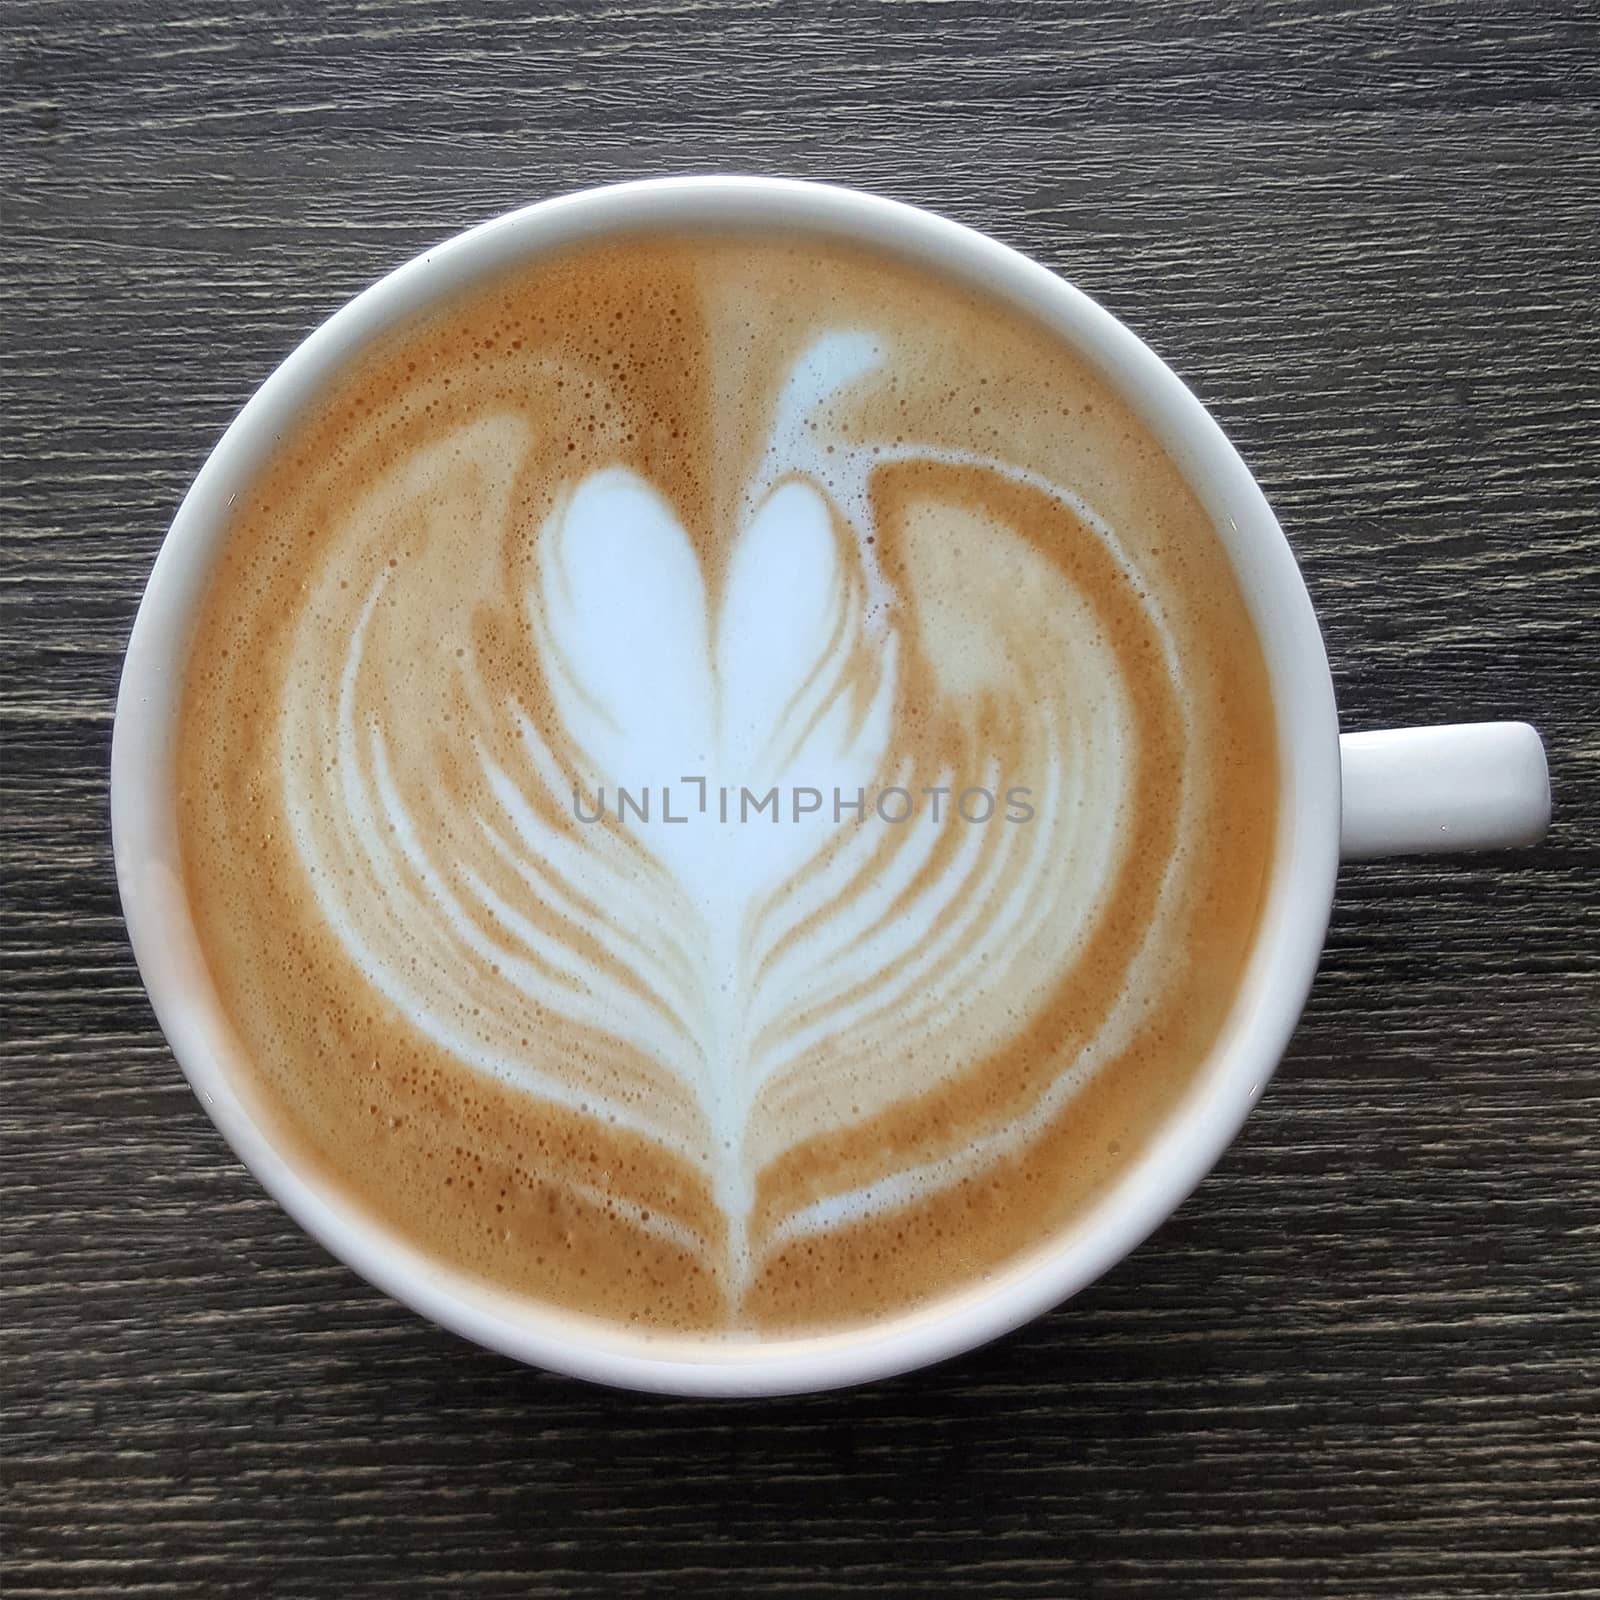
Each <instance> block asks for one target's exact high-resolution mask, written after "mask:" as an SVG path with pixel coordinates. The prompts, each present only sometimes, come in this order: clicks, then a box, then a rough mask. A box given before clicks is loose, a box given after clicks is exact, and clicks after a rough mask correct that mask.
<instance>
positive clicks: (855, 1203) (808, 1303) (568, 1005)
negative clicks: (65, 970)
mask: <svg viewBox="0 0 1600 1600" xmlns="http://www.w3.org/2000/svg"><path fill="white" fill-rule="evenodd" d="M177 779H178V789H179V802H180V806H179V831H180V839H181V846H182V853H183V866H184V877H185V885H186V892H187V895H188V898H189V903H190V906H191V908H192V913H193V919H194V924H195V928H196V931H197V934H198V937H199V941H200V945H201V948H202V950H203V952H204V954H205V957H206V960H207V962H208V965H209V969H210V972H211V974H212V978H213V981H214V983H215V986H216V990H217V994H218V997H219V999H220V1002H221V1005H222V1008H223V1011H224V1013H225V1015H226V1017H227V1019H228V1021H229V1024H230V1026H231V1029H232V1032H233V1034H234V1036H235V1041H236V1044H237V1056H238V1063H239V1065H238V1071H239V1074H240V1076H241V1078H242V1080H243V1081H242V1088H243V1090H244V1092H245V1093H246V1095H247V1097H248V1099H249V1100H250V1102H251V1103H252V1105H253V1107H254V1109H255V1110H256V1111H257V1113H258V1114H259V1115H261V1116H262V1117H263V1118H264V1120H265V1121H266V1123H267V1125H268V1126H269V1128H270V1129H271V1131H272V1133H273V1136H274V1138H275V1139H277V1140H278V1141H279V1142H280V1143H282V1144H283V1145H284V1147H285V1148H286V1150H287V1151H288V1152H289V1153H290V1154H291V1155H293V1156H294V1157H295V1158H296V1159H298V1160H300V1161H301V1162H304V1163H308V1164H310V1165H311V1166H312V1167H313V1168H314V1169H315V1171H316V1172H317V1173H318V1174H319V1175H320V1176H321V1178H322V1181H324V1182H325V1183H327V1184H329V1185H331V1186H333V1187H334V1188H336V1189H337V1190H339V1191H340V1192H342V1193H343V1194H344V1195H345V1196H346V1197H347V1198H349V1199H351V1200H353V1201H354V1202H355V1203H356V1204H358V1205H359V1206H360V1207H362V1208H363V1209H364V1210H366V1211H367V1212H368V1213H369V1214H371V1215H372V1216H374V1217H375V1218H377V1219H379V1220H380V1221H381V1222H382V1223H384V1224H385V1225H387V1226H388V1227H389V1228H390V1229H391V1230H393V1231H395V1232H396V1233H398V1234H399V1235H401V1236H403V1237H405V1238H406V1239H408V1240H409V1241H410V1242H411V1243H413V1244H414V1245H415V1246H417V1247H419V1248H420V1249H422V1250H424V1251H426V1252H428V1253H429V1254H431V1255H433V1256H434V1257H436V1258H437V1259H438V1260H440V1261H441V1262H443V1263H445V1264H447V1265H448V1266H450V1267H453V1268H455V1269H458V1270H461V1271H464V1272H466V1273H469V1274H472V1275H475V1276H478V1277H481V1278H483V1279H486V1280H488V1281H490V1282H492V1283H494V1284H495V1285H497V1286H500V1287H502V1288H504V1289H508V1290H511V1291H513V1292H516V1293H518V1294H522V1295H527V1296H530V1297H533V1298H534V1299H536V1300H538V1301H540V1302H544V1303H547V1304H549V1305H552V1306H556V1307H559V1308H561V1309H564V1310H566V1311H573V1312H579V1313H587V1314H592V1315H594V1316H598V1317H601V1318H604V1319H607V1320H609V1321H612V1322H615V1323H619V1324H624V1325H628V1326H631V1327H634V1328H638V1329H641V1330H647V1331H658V1332H677V1333H683V1332H691V1333H715V1334H718V1335H722V1336H732V1337H737V1336H740V1335H747V1336H750V1337H764V1338H765V1337H771V1336H773V1335H774V1334H779V1335H781V1334H783V1333H787V1332H803V1331H814V1330H818V1329H823V1328H841V1327H849V1326H851V1325H859V1324H860V1323H862V1322H864V1321H867V1320H870V1319H874V1318H879V1317H882V1316H884V1315H886V1314H889V1313H892V1312H896V1311H900V1310H903V1309H906V1308H909V1307H912V1306H915V1305H917V1304H919V1303H924V1302H927V1301H929V1300H930V1299H933V1298H936V1297H939V1296H941V1295H945V1294H948V1293H951V1292H955V1291H959V1290H962V1289H967V1288H971V1287H973V1286H976V1285H978V1284H980V1283H981V1282H982V1281H983V1280H984V1279H985V1278H987V1277H990V1276H993V1275H994V1274H996V1273H997V1272H999V1271H1000V1270H1002V1269H1004V1268H1005V1267H1006V1266H1007V1265H1008V1264H1010V1263H1013V1262H1015V1261H1016V1260H1018V1259H1020V1258H1022V1257H1023V1256H1025V1255H1026V1253H1027V1252H1028V1251H1029V1249H1030V1248H1032V1247H1037V1246H1041V1245H1043V1244H1045V1243H1047V1242H1048V1241H1049V1240H1050V1239H1051V1238H1052V1237H1054V1236H1057V1235H1058V1234H1059V1233H1060V1231H1061V1230H1062V1229H1064V1228H1066V1227H1068V1226H1069V1225H1070V1224H1071V1221H1072V1219H1073V1217H1074V1216H1075V1215H1076V1214H1077V1213H1078V1212H1079V1211H1081V1209H1082V1208H1083V1207H1084V1206H1085V1205H1086V1204H1087V1203H1088V1202H1089V1201H1090V1200H1091V1199H1092V1198H1094V1196H1095V1195H1096V1194H1097V1193H1098V1192H1100V1191H1101V1189H1102V1188H1103V1187H1104V1186H1105V1185H1106V1184H1107V1183H1108V1182H1109V1181H1110V1180H1111V1179H1112V1178H1114V1177H1115V1176H1116V1175H1117V1173H1118V1172H1119V1171H1120V1170H1122V1169H1123V1168H1124V1167H1125V1166H1126V1164H1127V1163H1128V1161H1129V1160H1130V1159H1131V1158H1133V1157H1134V1156H1135V1155H1136V1153H1137V1152H1138V1151H1139V1149H1140V1148H1141V1147H1142V1146H1143V1145H1144V1143H1145V1142H1146V1141H1147V1140H1148V1139H1149V1138H1150V1136H1151V1135H1152V1133H1153V1131H1154V1130H1155V1129H1156V1128H1157V1127H1158V1126H1159V1125H1160V1123H1161V1122H1162V1120H1163V1119H1164V1118H1165V1117H1167V1116H1168V1115H1170V1114H1171V1112H1172V1111H1173V1110H1174V1109H1175V1107H1176V1106H1177V1105H1178V1104H1179V1102H1180V1100H1181V1099H1182V1097H1183V1095H1184V1094H1185V1092H1186V1091H1187V1090H1189V1089H1190V1088H1191V1087H1192V1085H1193V1083H1194V1081H1195V1078H1196V1075H1197V1072H1198V1070H1199V1068H1200V1066H1201V1065H1202V1064H1203V1062H1204V1061H1205V1059H1206V1056H1207V1053H1208V1051H1209V1050H1210V1049H1211V1048H1212V1046H1213V1045H1214V1043H1215V1041H1216V1039H1217V1035H1218V1032H1219V1030H1220V1028H1221V1027H1222V1025H1223V1022H1224V1020H1225V1018H1226V1016H1227V1013H1228V1011H1229V1007H1230V1005H1231V1003H1232V1001H1233V999H1234V997H1235V994H1236V992H1237V990H1238V987H1239V983H1240V978H1241V974H1242V970H1243V967H1244V964H1245V962H1246V959H1247V957H1248V955H1249V953H1250V950H1251V946H1252V943H1253V940H1254V937H1255V933H1256V927H1257V922H1258V919H1259V913H1260V907H1261V902H1262V899H1263V896H1264V892H1265V886H1266V883H1267V880H1268V875H1269V871H1270V867H1271V861H1272V854H1273V847H1274V826H1275V824H1274V819H1275V816H1276V811H1277V805H1278V789H1279V775H1278V758H1277V749H1276V742H1275V736H1274V732H1273V711H1272V704H1271V698H1270V694H1269V686H1268V681H1267V674H1266V669H1265V665H1264V662H1263V659H1262V655H1261V650H1260V647H1259V644H1258V642H1257V638H1256V635H1255V632H1254V630H1253V628H1252V626H1251V623H1250V620H1249V617H1248V615H1247V612H1246V608H1245V605H1244V602H1243V600H1242V597H1241V595H1240V593H1239V590H1238V587H1237V584H1236V582H1235V579H1234V576H1233V573H1232V571H1231V569H1230V567H1229V563H1228V560H1227V557H1226V554H1225V552H1224V549H1223V546H1222V544H1221V542H1220V540H1219V538H1218V536H1217V533H1216V531H1215V529H1214V528H1213V527H1212V525H1211V523H1210V521H1209V520H1208V518H1207V516H1206V514H1205V512H1204V510H1203V509H1202V507H1201V505H1200V503H1199V502H1198V500H1197V499H1196V497H1195V495H1194V494H1193V492H1192V491H1191V490H1190V488H1189V487H1188V485H1187V483H1186V482H1185V480H1184V478H1183V476H1182V474H1181V473H1180V471H1179V470H1178V468H1177V467H1176V465H1175V464H1174V463H1173V461H1172V460H1171V459H1170V458H1169V457H1168V456H1167V455H1166V454H1165V453H1164V452H1163V450H1162V449H1161V447H1160V446H1159V445H1158V443H1157V442H1156V441H1155V439H1154V438H1153V437H1152V436H1151V434H1150V433H1149V431H1148V430H1147V429H1146V428H1145V426H1144V425H1143V424H1142V423H1141V422H1140V421H1139V420H1138V419H1137V418H1136V417H1135V416H1134V414H1133V412H1132V411H1131V410H1130V409H1129V408H1128V407H1127V406H1126V405H1125V404H1124V403H1123V402H1122V401H1121V400H1120V399H1119V398H1118V397H1117V395H1116V394H1115V392H1114V391H1113V390H1112V389H1111V388H1110V387H1109V386H1108V385H1107V384H1106V383H1105V382H1104V381H1103V380H1102V379H1100V378H1099V377H1098V376H1096V374H1095V373H1094V372H1093V370H1092V369H1091V368H1090V366H1089V365H1088V364H1087V363H1086V362H1085V361H1084V360H1083V359H1082V358H1081V357H1079V356H1078V355H1077V354H1076V353H1075V352H1074V351H1073V350H1072V349H1071V348H1070V347H1069V346H1067V345H1065V344H1064V343H1063V342H1062V340H1061V339H1060V337H1059V336H1058V335H1056V334H1054V333H1053V332H1051V331H1049V330H1047V329H1045V328H1043V327H1042V326H1040V325H1039V324H1037V323H1035V322H1033V321H1031V320H1029V319H1028V318H1026V317H1025V316H1023V315H1022V314H1020V313H1019V312H1017V311H1014V310H1013V309H1011V308H1009V307H1008V306H1006V305H1004V304H1002V303H1000V302H997V301H994V300H991V299H988V298H985V297H984V296H983V295H981V294H978V293H975V292H974V291H972V290H971V289H969V288H967V287H964V286H961V285H958V284H957V283H955V282H953V281H948V280H946V279H945V278H943V277H941V276H938V275H936V274H934V273H932V272H930V271H929V270H927V269H926V268H922V267H917V266H913V265H908V264H906V263H903V262H900V261H898V260H894V259H890V258H889V257H886V256H884V255H880V254H877V253H874V252H871V251H868V250H865V249H863V248H861V247H858V246H853V245H848V244H841V243H838V242H831V241H827V240H824V239H821V238H816V237H809V236H805V235H778V234H772V233H761V234H743V233H739V232H719V233H709V232H708V233H704V234H684V235H674V236H659V235H649V236H639V237H632V238H625V239H620V240H613V241H610V242H608V243H606V244H604V245H596V246H587V247H583V248H579V249H574V250H570V251H568V252H566V253H563V254H560V255H558V256H556V257H553V258H545V259H540V260H537V261H535V262H532V263H530V264H527V265H524V266H523V267H521V268H519V269H517V270H516V271H514V272H511V273H507V274H503V275H501V276H497V277H495V278H492V279H489V280H486V281H484V282H482V283H481V284H480V285H479V286H477V287H476V288H474V289H472V290H470V291H469V292H467V293H464V294H462V295H460V296H458V297H456V298H454V299H451V300H448V301H446V302H445V303H443V304H441V305H439V306H437V307H436V308H435V309H433V310H432V311H430V312H429V313H427V314H425V315H423V316H420V317H418V318H416V319H415V320H413V321H411V322H409V323H407V324H406V325H404V326H402V327H400V328H398V329H396V330H394V331H392V332H390V333H389V334H388V335H386V336H385V337H384V338H383V339H381V340H380V341H379V342H378V343H376V344H375V345H374V346H373V347H372V348H371V349H370V350H369V351H368V352H367V353H366V354H365V355H364V356H363V357H361V358H360V359H359V360H358V361H357V362H356V363H354V364H353V365H352V367H351V368H350V369H349V370H348V371H347V372H346V373H345V374H344V375H343V376H342V377H341V378H340V379H339V380H338V381H337V382H336V383H335V384H334V385H333V386H332V387H331V388H330V389H329V391H328V392H327V393H326V394H325V395H324V396H323V398H322V399H321V400H320V401H319V402H318V403H317V404H316V405H315V406H314V407H313V408H311V410H310V411H309V412H308V414H307V415H306V416H305V417H304V418H303V420H302V421H301V422H300V423H299V425H298V426H297V427H296V428H295V429H294V430H293V431H292V432H291V433H290V434H289V435H287V436H286V437H285V438H284V439H283V441H282V442H281V444H280V445H279V447H278V448H277V451H276V454H275V455H274V457H273V459H272V460H271V461H270V462H269V464H268V466H267V467H266V469H265V470H264V471H263V472H262V473H261V475H260V476H259V479H258V480H257V481H256V482H255V483H254V484H253V486H252V487H251V489H250V490H249V492H247V493H245V494H242V495H241V496H240V497H239V499H238V502H237V505H236V507H235V510H234V521H233V525H232V526H231V528H230V529H229V531H228V534H227V537H226V540H225V543H224V544H223V546H222V550H221V554H220V555H219V557H218V559H217V564H216V568H215V571H214V574H213V576H212V577H211V579H210V581H209V589H208V592H207V595H206V598H205V601H204V605H203V607H202V610H201V614H200V617H199V621H198V624H197V628H196V634H195V638H194V640H193V644H192V646H191V650H190V656H189V664H188V668H187V675H186V678H185V684H184V696H183V704H182V710H181V723H180V736H179V747H178V756H177ZM664 790H670V794H669V795H666V796H663V791H664ZM890 790H895V791H903V792H904V793H906V794H907V795H909V796H911V797H912V798H913V801H914V804H913V806H912V808H911V810H910V811H909V812H908V814H907V815H906V816H905V817H904V818H903V820H894V818H893V815H892V813H893V812H895V811H899V810H904V809H905V808H904V807H903V806H902V805H901V804H900V802H899V801H898V800H896V801H895V802H894V804H893V806H892V808H891V812H890V813H885V812H884V811H883V809H882V808H881V805H880V803H879V802H880V797H881V796H882V795H883V794H884V793H885V792H887V791H890ZM621 791H627V792H628V793H629V795H630V796H631V797H632V798H633V800H634V806H633V809H632V810H626V809H625V810H624V811H623V812H622V814H618V811H617V807H616V801H617V797H618V795H619V793H620V792H621ZM769 791H777V792H778V795H779V796H780V803H779V804H776V805H774V807H773V810H772V812H771V814H769V813H768V812H767V811H766V810H765V809H761V810H758V811H757V812H756V813H755V814H754V815H751V814H749V810H748V807H746V808H745V813H744V814H743V815H741V814H740V811H739V809H738V808H737V806H736V807H735V809H734V810H733V812H732V813H731V814H729V813H728V811H727V809H726V805H725V800H726V796H727V794H729V793H731V794H733V795H734V796H736V797H737V796H739V795H740V794H741V793H744V792H748V793H749V794H750V795H751V796H752V797H758V798H764V797H766V796H767V795H768V793H769ZM978 791H982V792H984V793H987V794H988V795H990V796H991V797H993V802H994V803H993V806H992V808H991V810H990V812H989V814H987V815H985V816H983V817H981V818H977V817H974V816H973V813H975V812H977V811H979V810H981V809H982V804H981V802H979V801H976V800H973V799H971V798H970V796H971V795H972V794H973V793H975V792H978ZM1018 791H1020V793H1021V794H1022V795H1024V796H1025V799H1014V800H1013V803H1012V805H1011V806H1010V807H1009V808H1008V805H1007V796H1008V794H1014V793H1015V792H1018ZM797 793H804V794H805V795H806V796H807V799H806V802H805V805H804V808H803V809H802V808H801V806H800V805H799V804H798V803H792V802H791V800H790V798H789V797H790V796H791V795H794V794H797ZM812 793H815V794H817V795H818V796H819V797H822V798H821V799H820V803H819V804H818V805H817V806H816V807H815V808H813V807H812V806H811V803H810V799H809V797H810V795H811V794H812ZM640 794H644V795H645V796H646V797H647V800H650V801H652V802H653V803H651V804H650V805H649V806H648V807H647V809H648V816H645V815H643V814H641V810H640V807H639V805H638V796H639V795H640ZM719 795H721V796H723V798H724V804H723V806H722V807H720V808H719V803H718V796H719ZM603 796H609V797H610V800H609V802H608V803H606V804H604V805H602V806H601V807H600V808H599V810H598V811H597V810H596V801H597V800H599V799H601V797H603ZM840 796H843V797H844V799H845V804H844V807H843V809H842V810H841V809H840V808H839V806H838V804H837V800H838V797H840ZM962 796H968V797H969V798H968V800H967V802H966V805H965V808H964V809H962V808H961V807H960V806H959V805H958V800H959V798H960V797H962ZM663 798H665V799H666V802H667V803H666V804H665V805H663V804H661V801H662V799H663ZM858 800H859V804H860V810H859V812H858V811H857V809H856V807H855V806H854V805H852V804H851V803H850V802H852V801H858ZM1024 810H1025V811H1026V812H1027V813H1028V815H1027V816H1026V817H1023V816H1022V815H1020V813H1021V812H1022V811H1024Z"/></svg>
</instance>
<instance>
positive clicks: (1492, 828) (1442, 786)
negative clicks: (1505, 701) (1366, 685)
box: [1339, 722, 1550, 861]
mask: <svg viewBox="0 0 1600 1600" xmlns="http://www.w3.org/2000/svg"><path fill="white" fill-rule="evenodd" d="M1339 761H1340V768H1341V773H1342V782H1343V791H1344V801H1343V808H1342V820H1341V824H1340V830H1339V853H1340V855H1341V856H1342V857H1343V858H1344V859H1345V860H1346V861H1364V860H1367V859H1369V858H1371V857H1372V856H1394V855H1415V854H1429V855H1432V854H1437V853H1439V852H1441V851H1446V850H1502V849H1506V848H1508V847H1510V846H1513V845H1525V844H1537V843H1538V842H1539V840H1540V839H1542V838H1543V837H1544V833H1545V829H1546V828H1547V827H1549V825H1550V772H1549V768H1548V767H1547V765H1546V763H1545V755H1544V745H1543V744H1542V743H1541V742H1540V739H1539V735H1538V734H1537V733H1536V732H1535V731H1534V730H1533V729H1532V728H1531V727H1529V726H1528V724H1527V723H1526V722H1462V723H1455V724H1451V725H1449V726H1445V727H1437V728H1387V729H1384V730H1383V731H1382V732H1377V733H1346V734H1341V735H1340V738H1339Z"/></svg>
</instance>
